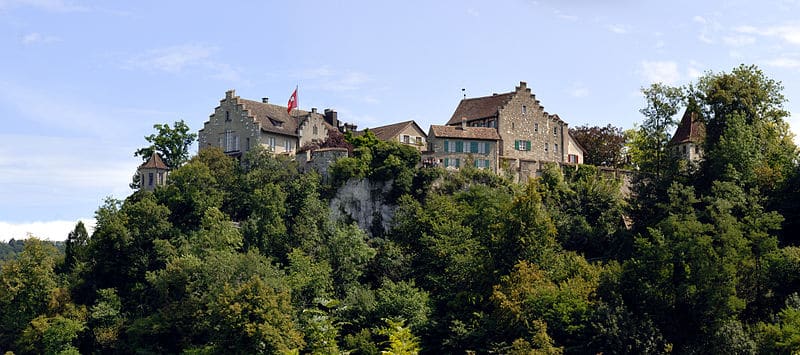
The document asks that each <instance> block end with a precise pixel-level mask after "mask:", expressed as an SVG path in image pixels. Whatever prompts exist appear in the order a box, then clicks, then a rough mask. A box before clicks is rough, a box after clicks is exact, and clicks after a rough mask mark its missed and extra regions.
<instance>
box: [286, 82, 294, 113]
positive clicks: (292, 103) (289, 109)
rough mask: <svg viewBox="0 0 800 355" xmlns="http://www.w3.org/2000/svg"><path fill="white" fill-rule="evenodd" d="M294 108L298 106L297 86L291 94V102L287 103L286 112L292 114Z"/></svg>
mask: <svg viewBox="0 0 800 355" xmlns="http://www.w3.org/2000/svg"><path fill="white" fill-rule="evenodd" d="M293 108H297V88H294V92H293V93H292V96H289V103H288V104H286V113H289V114H291V113H292V109H293Z"/></svg>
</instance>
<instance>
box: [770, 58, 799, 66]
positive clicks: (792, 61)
mask: <svg viewBox="0 0 800 355" xmlns="http://www.w3.org/2000/svg"><path fill="white" fill-rule="evenodd" d="M765 64H767V65H769V66H773V67H778V68H786V69H800V59H797V58H786V57H782V58H776V59H771V60H768V61H766V62H765Z"/></svg>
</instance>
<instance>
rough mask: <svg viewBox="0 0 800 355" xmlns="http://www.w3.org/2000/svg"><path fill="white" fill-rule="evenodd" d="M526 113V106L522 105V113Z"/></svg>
mask: <svg viewBox="0 0 800 355" xmlns="http://www.w3.org/2000/svg"><path fill="white" fill-rule="evenodd" d="M526 113H528V106H525V105H522V114H523V115H524V114H526Z"/></svg>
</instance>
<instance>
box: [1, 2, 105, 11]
mask: <svg viewBox="0 0 800 355" xmlns="http://www.w3.org/2000/svg"><path fill="white" fill-rule="evenodd" d="M14 7H33V8H37V9H40V10H44V11H50V12H84V11H89V8H87V7H85V6H80V5H75V4H74V3H72V2H69V1H63V0H0V10H4V9H9V8H14Z"/></svg>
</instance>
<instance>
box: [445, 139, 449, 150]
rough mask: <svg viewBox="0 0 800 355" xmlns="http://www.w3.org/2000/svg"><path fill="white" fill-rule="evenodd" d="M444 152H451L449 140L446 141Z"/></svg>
mask: <svg viewBox="0 0 800 355" xmlns="http://www.w3.org/2000/svg"><path fill="white" fill-rule="evenodd" d="M444 151H445V152H449V151H450V141H448V140H447V139H445V140H444Z"/></svg>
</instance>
